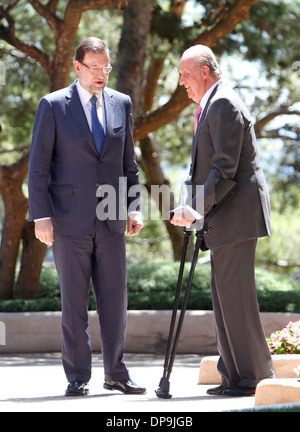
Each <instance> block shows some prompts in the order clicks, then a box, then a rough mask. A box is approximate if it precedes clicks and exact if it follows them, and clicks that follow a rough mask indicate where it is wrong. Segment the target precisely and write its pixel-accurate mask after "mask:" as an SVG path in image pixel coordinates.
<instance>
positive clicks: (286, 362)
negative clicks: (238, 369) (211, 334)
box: [198, 354, 300, 406]
mask: <svg viewBox="0 0 300 432" xmlns="http://www.w3.org/2000/svg"><path fill="white" fill-rule="evenodd" d="M218 359H219V356H210V357H204V358H203V359H202V360H201V363H200V370H199V381H198V384H217V385H218V384H220V383H221V376H220V374H219V372H218V371H217V363H218ZM272 360H273V366H274V372H275V375H276V379H265V380H263V381H261V382H260V383H259V384H258V386H257V388H256V392H255V406H263V405H277V404H286V403H295V402H300V380H299V379H297V378H295V373H294V372H293V369H294V368H296V367H297V366H299V365H300V354H279V355H273V356H272Z"/></svg>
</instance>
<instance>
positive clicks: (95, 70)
mask: <svg viewBox="0 0 300 432" xmlns="http://www.w3.org/2000/svg"><path fill="white" fill-rule="evenodd" d="M79 63H81V64H82V65H83V66H85V67H86V68H87V69H88V70H90V71H91V72H92V73H93V74H98V73H100V72H102V71H103V73H104V74H105V75H108V74H109V73H110V72H111V70H112V67H111V65H109V66H104V67H102V68H97V67H90V66H88V65H86V64H85V63H83V62H82V61H80V62H79Z"/></svg>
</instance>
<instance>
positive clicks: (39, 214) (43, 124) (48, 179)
mask: <svg viewBox="0 0 300 432" xmlns="http://www.w3.org/2000/svg"><path fill="white" fill-rule="evenodd" d="M103 97H104V106H105V114H106V119H107V124H106V139H105V143H104V149H103V152H102V155H101V157H99V155H98V153H97V150H96V147H95V144H94V141H93V136H92V133H91V131H90V128H89V125H88V122H87V120H86V116H85V113H84V111H83V108H82V105H81V102H80V99H79V96H78V92H77V89H76V81H75V82H74V83H73V84H72V85H71V86H70V87H67V88H65V89H62V90H59V91H57V92H53V93H51V94H49V95H47V96H45V97H43V98H42V99H41V101H40V103H39V106H38V109H37V113H36V117H35V122H34V127H33V134H32V144H31V150H30V157H29V175H28V177H29V211H30V219H31V220H34V219H39V218H43V217H49V216H51V218H52V221H53V225H54V230H56V231H58V232H60V233H61V234H65V235H83V234H86V233H88V232H89V231H90V230H91V228H92V227H93V225H94V222H95V218H96V208H97V205H98V201H99V198H98V197H97V196H96V193H97V190H99V185H110V186H112V187H113V188H114V190H115V193H116V200H115V204H116V209H115V210H116V211H115V212H114V213H115V215H116V218H111V219H112V220H108V224H109V227H110V229H111V230H112V231H114V232H117V233H122V232H124V231H125V228H126V211H127V207H128V206H129V205H130V203H131V201H133V200H134V199H135V198H136V197H131V198H130V197H129V198H128V199H127V196H124V190H123V191H122V192H121V194H122V196H121V197H119V185H120V178H122V179H123V185H124V181H125V186H126V189H125V195H127V190H128V189H129V188H130V187H131V186H135V185H138V184H139V178H138V167H137V164H136V162H135V158H134V143H133V138H132V127H133V119H132V111H131V108H132V104H131V99H130V98H129V96H127V95H124V94H122V93H119V92H117V91H114V90H111V89H108V88H106V89H105V90H104V91H103ZM124 179H125V180H124ZM124 206H125V207H126V208H125V217H124V209H121V208H120V207H124ZM137 209H138V206H137ZM120 215H121V216H122V217H120ZM113 219H115V220H113Z"/></svg>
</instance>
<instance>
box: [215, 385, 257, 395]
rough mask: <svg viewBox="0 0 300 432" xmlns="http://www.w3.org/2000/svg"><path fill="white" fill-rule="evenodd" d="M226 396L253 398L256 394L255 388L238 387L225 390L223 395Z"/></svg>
mask: <svg viewBox="0 0 300 432" xmlns="http://www.w3.org/2000/svg"><path fill="white" fill-rule="evenodd" d="M222 394H223V395H224V396H233V397H240V396H253V395H254V394H255V387H245V386H241V385H238V386H236V387H235V388H232V389H227V390H224V391H223V393H222Z"/></svg>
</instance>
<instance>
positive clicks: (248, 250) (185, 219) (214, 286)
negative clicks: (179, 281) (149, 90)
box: [172, 45, 274, 396]
mask: <svg viewBox="0 0 300 432" xmlns="http://www.w3.org/2000/svg"><path fill="white" fill-rule="evenodd" d="M180 84H181V85H184V86H185V88H186V90H187V93H188V96H189V97H190V98H192V99H193V100H194V101H195V102H196V103H197V104H198V107H197V110H196V116H195V128H194V139H193V147H192V162H191V171H190V180H189V181H190V182H191V183H192V184H193V185H203V186H204V205H203V206H202V208H203V209H204V211H203V213H204V214H203V215H200V214H199V213H197V212H195V209H196V208H201V204H200V203H199V202H197V201H199V200H201V198H202V199H203V194H202V195H201V193H199V194H198V195H197V194H196V195H194V196H193V197H192V199H191V200H190V202H187V203H186V205H185V206H180V207H178V208H177V209H175V210H174V217H173V219H172V223H173V224H174V225H178V226H190V225H192V224H193V223H194V222H195V219H201V217H203V216H205V214H207V212H208V211H209V210H210V209H211V208H212V207H213V206H214V204H216V196H215V190H216V185H217V184H218V183H219V182H220V181H222V180H223V179H230V180H234V181H235V182H236V185H237V192H236V194H235V196H234V197H233V198H232V199H231V200H230V201H229V202H227V203H226V204H225V205H224V206H223V207H222V208H221V210H220V211H219V212H218V213H216V214H215V215H214V216H213V217H212V218H211V219H210V220H209V226H208V229H207V232H206V233H205V234H204V239H205V243H206V246H207V248H209V249H210V251H211V291H212V300H213V308H214V315H215V322H216V331H217V340H218V349H219V354H220V359H219V362H218V370H219V372H220V374H221V375H222V383H221V385H220V386H218V387H217V388H212V389H210V390H208V393H209V394H224V395H228V396H248V395H252V394H254V392H255V388H256V386H257V384H258V382H259V381H261V380H262V379H264V378H271V377H274V372H273V368H272V361H271V356H270V352H269V350H268V347H267V343H266V338H265V334H264V331H263V328H262V325H261V321H260V316H259V309H258V304H257V297H256V288H255V276H254V269H255V266H254V263H255V250H256V244H257V238H258V237H263V236H267V235H270V203H269V194H268V188H267V185H266V182H265V178H264V174H263V171H262V168H261V165H260V160H259V156H258V153H257V145H256V138H255V134H254V127H253V121H252V118H251V115H250V113H249V112H248V110H247V108H246V107H245V105H244V103H243V102H242V100H241V99H240V98H239V97H238V96H237V94H236V93H235V92H234V91H233V90H232V89H231V88H230V86H229V85H227V84H226V83H224V82H223V81H222V80H221V71H220V68H219V65H218V63H217V60H216V58H215V56H214V54H213V52H212V51H211V50H210V49H209V48H208V47H205V46H203V45H196V46H194V47H192V48H190V49H188V50H187V51H186V52H185V53H184V54H183V56H182V59H181V62H180ZM200 195H201V196H200Z"/></svg>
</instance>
